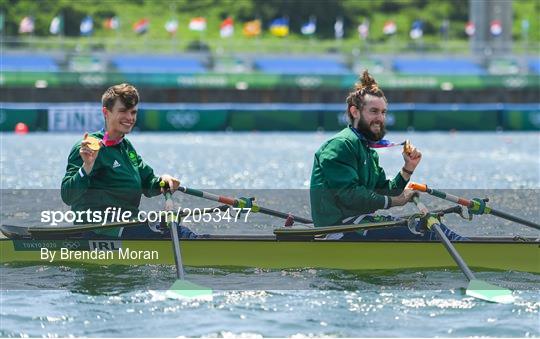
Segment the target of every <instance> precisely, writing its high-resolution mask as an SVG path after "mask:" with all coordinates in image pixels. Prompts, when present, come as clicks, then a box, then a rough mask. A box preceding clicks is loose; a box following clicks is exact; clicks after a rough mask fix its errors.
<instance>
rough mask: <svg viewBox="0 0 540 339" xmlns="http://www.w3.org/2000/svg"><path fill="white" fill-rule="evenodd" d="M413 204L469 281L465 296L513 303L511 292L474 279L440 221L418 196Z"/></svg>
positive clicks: (414, 198)
mask: <svg viewBox="0 0 540 339" xmlns="http://www.w3.org/2000/svg"><path fill="white" fill-rule="evenodd" d="M413 202H414V203H415V205H416V207H418V209H419V210H420V212H421V213H422V214H424V215H425V216H426V217H427V227H428V228H429V229H434V230H435V232H436V233H437V236H438V237H439V239H440V240H441V242H442V244H443V245H444V247H445V248H446V250H447V251H448V253H449V254H450V255H451V256H452V258H453V259H454V261H455V262H456V264H457V265H458V266H459V268H460V269H461V271H462V272H463V274H465V276H466V277H467V279H468V280H469V285H468V286H467V289H466V290H465V294H467V295H469V296H471V297H474V298H478V299H482V300H486V301H490V302H496V303H502V304H508V303H512V302H514V297H513V296H512V291H510V290H508V289H505V288H502V287H499V286H495V285H492V284H489V283H487V282H485V281H483V280H479V279H476V277H475V276H474V274H473V272H472V271H471V269H470V268H469V267H468V266H467V264H466V263H465V261H464V260H463V258H462V257H461V256H460V255H459V253H458V251H457V250H456V248H455V247H454V245H452V243H451V242H450V240H448V238H447V237H446V235H445V234H444V232H443V231H442V229H441V226H440V221H439V220H438V219H437V218H435V217H434V216H433V215H431V214H430V213H429V211H428V209H427V207H426V205H424V204H423V203H421V202H420V198H419V197H418V196H414V197H413Z"/></svg>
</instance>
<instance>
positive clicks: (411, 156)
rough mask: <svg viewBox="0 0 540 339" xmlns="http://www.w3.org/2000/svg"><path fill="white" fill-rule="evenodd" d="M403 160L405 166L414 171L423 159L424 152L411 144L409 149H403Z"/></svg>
mask: <svg viewBox="0 0 540 339" xmlns="http://www.w3.org/2000/svg"><path fill="white" fill-rule="evenodd" d="M403 160H405V166H403V167H405V169H406V170H408V171H411V172H414V170H415V169H416V166H418V164H419V163H420V160H422V153H420V151H419V150H418V149H417V148H416V147H414V146H413V145H412V144H410V146H409V147H407V149H404V150H403Z"/></svg>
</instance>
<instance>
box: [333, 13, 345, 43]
mask: <svg viewBox="0 0 540 339" xmlns="http://www.w3.org/2000/svg"><path fill="white" fill-rule="evenodd" d="M334 34H335V36H336V39H341V38H343V34H344V31H343V18H341V17H339V18H337V19H336V23H335V24H334Z"/></svg>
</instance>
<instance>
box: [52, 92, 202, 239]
mask: <svg viewBox="0 0 540 339" xmlns="http://www.w3.org/2000/svg"><path fill="white" fill-rule="evenodd" d="M101 102H102V113H103V117H104V119H105V128H104V129H103V130H101V131H98V132H94V133H91V134H88V133H85V134H84V136H83V139H82V140H80V141H78V142H77V143H76V144H75V145H74V146H73V148H72V149H71V152H70V154H69V157H68V164H67V168H66V174H65V176H64V178H63V180H62V189H61V195H62V200H63V201H64V202H65V203H66V204H67V205H70V206H71V209H72V210H73V211H86V210H88V209H90V210H91V211H97V212H101V216H102V217H104V216H105V215H106V214H105V211H106V210H107V208H109V211H110V210H111V207H116V210H117V211H120V209H121V211H122V212H124V211H129V212H131V215H132V218H135V217H137V214H138V211H139V205H140V202H141V196H142V195H143V194H144V195H145V196H147V197H153V196H157V195H159V194H160V193H161V192H162V191H163V190H162V188H161V187H160V182H161V181H164V182H165V183H167V184H168V186H169V187H170V188H171V189H172V191H173V192H174V191H175V190H176V189H177V188H178V186H179V185H180V181H179V180H178V179H177V178H175V177H172V176H170V175H168V174H163V175H161V176H156V175H155V174H154V170H153V169H152V168H151V167H150V166H149V165H148V164H146V162H144V161H143V160H142V158H141V156H140V155H139V154H138V153H137V151H136V150H135V148H134V147H133V145H132V144H131V142H130V141H129V140H128V139H127V138H125V136H126V134H128V133H130V132H131V130H132V129H133V126H135V122H136V121H137V110H138V103H139V93H138V91H137V89H136V88H135V87H134V86H132V85H129V84H125V83H123V84H119V85H115V86H111V87H109V88H108V89H107V90H106V91H105V93H104V94H103V96H102V98H101ZM109 216H110V215H109ZM84 222H92V220H85V221H84ZM167 231H168V230H167ZM95 233H96V234H97V235H100V236H109V237H120V238H130V237H140V238H145V237H146V238H160V237H163V236H164V235H167V233H168V232H166V231H165V230H161V231H159V230H157V229H154V228H149V227H148V226H147V225H146V224H144V225H141V226H136V227H130V228H125V229H124V228H121V227H119V228H113V229H108V230H101V231H95ZM180 234H181V236H183V237H189V238H194V237H197V235H196V234H195V233H193V232H191V231H190V230H189V229H187V228H185V227H181V230H180Z"/></svg>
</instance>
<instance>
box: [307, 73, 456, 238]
mask: <svg viewBox="0 0 540 339" xmlns="http://www.w3.org/2000/svg"><path fill="white" fill-rule="evenodd" d="M387 105H388V103H387V100H386V97H385V95H384V93H383V91H382V90H381V89H380V88H379V86H378V84H377V82H376V81H375V79H374V78H373V77H372V76H371V75H370V74H369V73H368V71H367V70H366V71H364V72H363V74H362V78H361V81H360V82H359V83H357V84H356V86H355V89H354V91H352V92H351V93H349V95H348V97H347V117H348V119H349V122H350V125H349V126H348V127H346V128H344V129H343V130H342V131H341V132H339V133H338V134H336V135H335V136H333V137H332V138H331V139H330V140H328V141H326V142H325V143H324V144H323V145H322V146H321V147H320V148H319V150H318V151H317V152H316V153H315V159H314V163H313V170H312V173H311V184H310V199H311V214H312V218H313V222H314V224H315V226H332V225H340V224H359V223H363V222H378V221H388V220H392V219H393V217H387V216H380V215H375V214H373V213H374V212H376V211H377V210H380V209H388V208H390V207H394V206H403V205H405V204H406V203H407V202H409V201H410V200H411V198H412V196H413V193H414V192H413V191H412V190H410V189H406V188H405V187H406V185H407V183H408V181H409V179H410V178H411V175H412V174H413V172H414V170H415V169H416V167H417V166H418V164H419V163H420V160H421V159H422V153H421V152H420V151H419V150H418V149H416V148H415V147H414V146H412V145H408V149H407V150H404V152H403V160H404V165H403V167H402V169H401V171H400V172H399V173H398V174H397V175H396V176H395V177H394V178H393V179H391V180H388V179H387V178H386V174H385V171H384V169H383V168H382V167H381V166H379V156H378V154H377V152H376V151H375V150H374V149H373V148H379V147H387V146H388V145H392V143H389V142H388V141H386V140H383V137H384V135H385V134H386V128H385V120H386V113H387ZM449 234H450V233H449ZM452 234H454V233H453V232H451V234H450V235H451V238H452V239H457V237H459V236H458V235H455V234H454V235H455V236H453V235H452ZM426 236H429V237H431V236H433V234H426ZM330 238H334V239H355V240H356V239H378V238H401V239H402V238H418V235H415V234H413V233H411V232H410V231H409V230H408V228H406V227H395V228H392V229H380V230H370V231H363V232H361V233H346V234H338V235H332V236H330Z"/></svg>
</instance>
